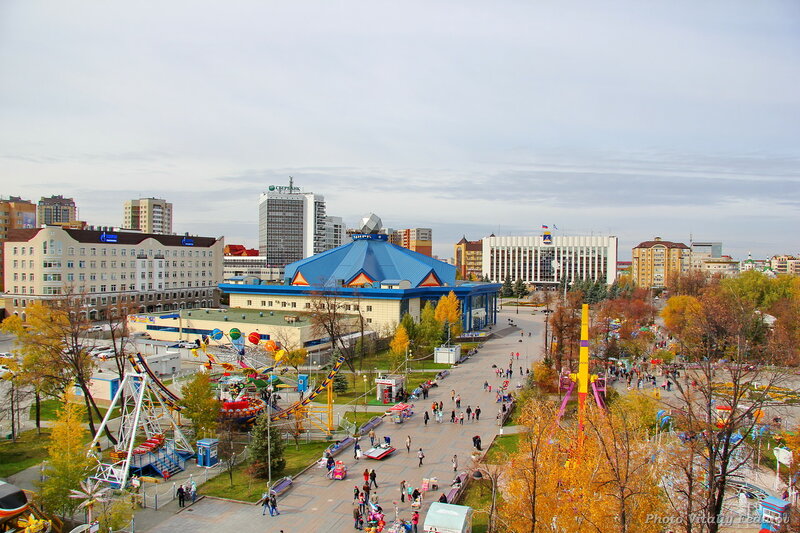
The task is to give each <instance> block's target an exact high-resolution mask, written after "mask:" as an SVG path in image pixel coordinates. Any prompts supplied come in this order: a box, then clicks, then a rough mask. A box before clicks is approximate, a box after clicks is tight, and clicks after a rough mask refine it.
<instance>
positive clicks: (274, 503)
mask: <svg viewBox="0 0 800 533" xmlns="http://www.w3.org/2000/svg"><path fill="white" fill-rule="evenodd" d="M258 503H260V504H261V507H262V509H263V510H262V511H261V516H264V515H265V514H267V511H269V515H270V516H277V515H279V514H281V513H280V512H278V500H277V498H275V493H274V492H272V491H270V492H269V493H267V492H265V493H263V494H262V495H261V499H260V500H258Z"/></svg>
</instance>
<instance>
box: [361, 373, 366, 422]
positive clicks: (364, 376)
mask: <svg viewBox="0 0 800 533" xmlns="http://www.w3.org/2000/svg"><path fill="white" fill-rule="evenodd" d="M361 377H362V378H364V417H366V416H367V375H366V374H364V375H363V376H361Z"/></svg>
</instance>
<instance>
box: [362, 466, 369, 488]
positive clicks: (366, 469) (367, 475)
mask: <svg viewBox="0 0 800 533" xmlns="http://www.w3.org/2000/svg"><path fill="white" fill-rule="evenodd" d="M363 476H364V483H365V484H367V485H369V468H365V469H364V474H363Z"/></svg>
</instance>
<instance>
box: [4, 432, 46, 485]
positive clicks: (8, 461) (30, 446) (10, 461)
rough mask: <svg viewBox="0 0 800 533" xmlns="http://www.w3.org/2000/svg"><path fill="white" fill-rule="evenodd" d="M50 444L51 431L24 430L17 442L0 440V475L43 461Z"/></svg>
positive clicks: (8, 474)
mask: <svg viewBox="0 0 800 533" xmlns="http://www.w3.org/2000/svg"><path fill="white" fill-rule="evenodd" d="M49 444H50V431H49V430H47V429H43V430H42V434H41V435H37V434H36V430H35V429H32V430H29V431H23V432H22V433H21V434H20V436H19V438H18V439H17V442H12V441H10V440H4V441H2V442H0V477H8V476H10V475H12V474H16V473H17V472H19V471H21V470H25V469H26V468H30V467H31V466H34V465H37V464H39V463H41V462H42V461H43V460H44V459H45V458H46V457H47V446H48V445H49Z"/></svg>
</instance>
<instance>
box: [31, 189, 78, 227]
mask: <svg viewBox="0 0 800 533" xmlns="http://www.w3.org/2000/svg"><path fill="white" fill-rule="evenodd" d="M76 220H78V208H77V207H76V206H75V200H73V199H72V198H64V197H63V196H61V195H60V194H59V195H57V196H51V197H50V198H45V197H44V196H42V199H41V200H39V205H37V206H36V225H37V226H47V225H52V224H65V223H68V222H75V221H76Z"/></svg>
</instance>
